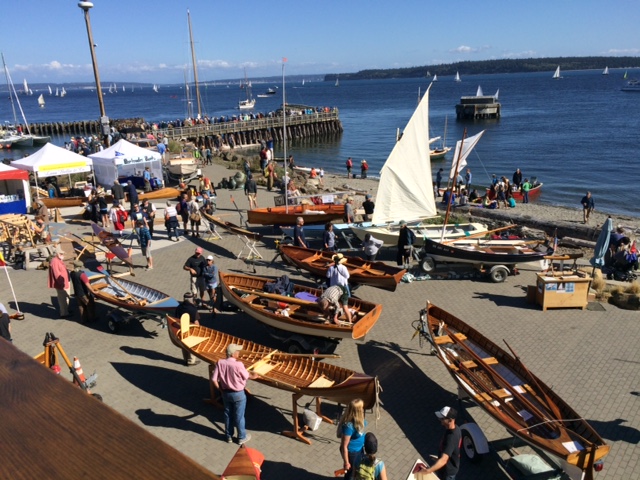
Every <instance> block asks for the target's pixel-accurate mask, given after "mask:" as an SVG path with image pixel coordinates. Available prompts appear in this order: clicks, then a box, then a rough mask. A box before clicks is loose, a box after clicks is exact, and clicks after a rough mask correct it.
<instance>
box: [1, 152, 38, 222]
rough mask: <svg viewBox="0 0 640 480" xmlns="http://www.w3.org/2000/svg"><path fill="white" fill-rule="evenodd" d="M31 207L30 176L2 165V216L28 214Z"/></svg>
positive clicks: (22, 171)
mask: <svg viewBox="0 0 640 480" xmlns="http://www.w3.org/2000/svg"><path fill="white" fill-rule="evenodd" d="M29 205H31V198H30V195H29V174H28V173H27V172H25V171H24V170H19V169H17V168H13V167H10V166H8V165H5V164H4V163H0V215H4V214H6V213H18V214H23V213H27V211H28V208H29Z"/></svg>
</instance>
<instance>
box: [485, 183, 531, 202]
mask: <svg viewBox="0 0 640 480" xmlns="http://www.w3.org/2000/svg"><path fill="white" fill-rule="evenodd" d="M541 192H542V183H535V184H534V185H533V186H532V187H531V190H529V201H531V200H535V199H536V198H538V197H539V196H540V193H541ZM487 196H488V197H489V200H493V199H494V198H496V194H495V192H494V191H492V190H491V189H490V188H487ZM511 196H512V197H513V199H514V200H515V201H516V202H519V203H520V202H522V201H523V200H524V196H523V195H522V190H516V191H514V192H511Z"/></svg>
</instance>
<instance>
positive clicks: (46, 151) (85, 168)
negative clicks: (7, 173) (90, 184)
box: [11, 143, 93, 177]
mask: <svg viewBox="0 0 640 480" xmlns="http://www.w3.org/2000/svg"><path fill="white" fill-rule="evenodd" d="M92 165H93V161H92V160H91V158H88V157H83V156H82V155H78V154H77V153H73V152H71V151H69V150H67V149H66V148H62V147H57V146H55V145H54V144H52V143H47V144H46V145H45V146H44V147H42V148H41V149H40V150H38V151H37V152H36V153H34V154H33V155H29V156H28V157H25V158H23V159H20V160H16V161H14V162H11V166H13V167H16V168H19V169H20V170H26V171H29V172H34V173H37V174H38V177H50V176H56V175H70V174H72V173H81V172H89V171H91V166H92Z"/></svg>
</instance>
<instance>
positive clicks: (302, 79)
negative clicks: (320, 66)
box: [302, 78, 304, 87]
mask: <svg viewBox="0 0 640 480" xmlns="http://www.w3.org/2000/svg"><path fill="white" fill-rule="evenodd" d="M302 86H303V87H304V78H303V79H302Z"/></svg>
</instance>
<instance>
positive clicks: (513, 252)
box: [422, 238, 548, 265]
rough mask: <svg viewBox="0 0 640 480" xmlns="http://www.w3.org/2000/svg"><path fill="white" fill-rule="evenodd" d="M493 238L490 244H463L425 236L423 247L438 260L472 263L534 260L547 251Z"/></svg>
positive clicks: (540, 258) (497, 263) (504, 262)
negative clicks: (437, 240) (499, 243)
mask: <svg viewBox="0 0 640 480" xmlns="http://www.w3.org/2000/svg"><path fill="white" fill-rule="evenodd" d="M498 242H500V240H493V241H492V243H491V245H490V246H483V245H464V244H452V243H440V242H434V241H433V240H430V239H428V238H426V239H425V240H424V245H423V247H422V248H423V249H424V252H425V253H426V254H427V255H428V256H429V257H432V258H433V259H435V260H436V261H440V262H451V263H470V264H474V265H516V264H518V263H527V262H536V261H541V260H543V259H544V257H545V256H546V255H548V252H547V251H544V252H538V251H535V250H533V249H531V248H530V247H529V246H528V245H526V244H523V245H513V244H512V243H510V241H505V242H504V243H505V245H504V246H501V245H498Z"/></svg>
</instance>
